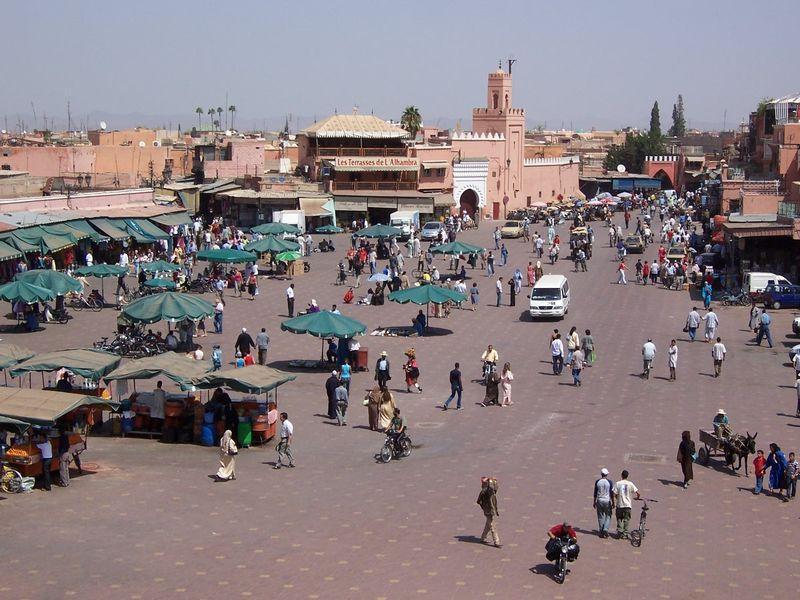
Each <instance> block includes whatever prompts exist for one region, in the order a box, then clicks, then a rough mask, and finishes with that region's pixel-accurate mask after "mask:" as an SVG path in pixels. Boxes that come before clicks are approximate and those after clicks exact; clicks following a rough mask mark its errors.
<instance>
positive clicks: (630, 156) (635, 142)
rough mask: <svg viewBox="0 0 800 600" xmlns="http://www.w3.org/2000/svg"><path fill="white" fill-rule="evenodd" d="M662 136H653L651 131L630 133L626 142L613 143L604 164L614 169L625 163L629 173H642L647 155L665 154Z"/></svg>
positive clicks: (611, 169)
mask: <svg viewBox="0 0 800 600" xmlns="http://www.w3.org/2000/svg"><path fill="white" fill-rule="evenodd" d="M664 152H665V150H664V142H663V140H662V138H661V137H660V136H659V137H657V138H656V137H653V136H651V135H650V134H649V133H648V134H644V133H629V134H628V137H626V138H625V143H624V144H613V145H612V146H611V147H610V148H609V149H608V153H607V154H606V158H605V160H604V161H603V166H604V167H605V168H606V169H607V170H609V171H614V170H616V168H617V165H625V170H626V171H628V172H629V173H641V172H642V170H643V168H644V159H645V157H646V156H653V155H660V154H664Z"/></svg>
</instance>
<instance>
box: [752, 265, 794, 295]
mask: <svg viewBox="0 0 800 600" xmlns="http://www.w3.org/2000/svg"><path fill="white" fill-rule="evenodd" d="M770 282H772V283H775V284H780V285H792V283H791V282H790V281H789V280H788V279H786V277H782V276H780V275H776V274H775V273H763V272H755V271H754V272H750V273H745V274H744V281H743V282H742V289H744V290H747V291H748V292H750V293H751V294H753V293H755V292H763V291H764V289H765V288H766V287H767V285H768V284H769V283H770Z"/></svg>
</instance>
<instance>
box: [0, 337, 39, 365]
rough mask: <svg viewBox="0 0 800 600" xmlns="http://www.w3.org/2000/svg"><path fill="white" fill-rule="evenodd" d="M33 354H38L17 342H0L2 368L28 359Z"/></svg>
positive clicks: (0, 363)
mask: <svg viewBox="0 0 800 600" xmlns="http://www.w3.org/2000/svg"><path fill="white" fill-rule="evenodd" d="M32 356H36V353H35V352H34V351H33V350H28V349H27V348H23V347H21V346H17V345H16V344H9V343H8V342H0V369H7V368H8V367H12V366H14V365H15V364H17V363H21V362H22V361H23V360H28V359H29V358H31V357H32Z"/></svg>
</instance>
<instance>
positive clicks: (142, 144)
mask: <svg viewBox="0 0 800 600" xmlns="http://www.w3.org/2000/svg"><path fill="white" fill-rule="evenodd" d="M146 145H147V144H145V143H144V142H139V148H144V147H145V146H146Z"/></svg>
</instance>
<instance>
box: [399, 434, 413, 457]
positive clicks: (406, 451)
mask: <svg viewBox="0 0 800 600" xmlns="http://www.w3.org/2000/svg"><path fill="white" fill-rule="evenodd" d="M400 453H401V454H402V456H403V458H407V457H409V456H411V440H410V439H408V438H403V439H402V440H400Z"/></svg>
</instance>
